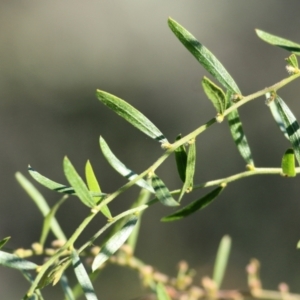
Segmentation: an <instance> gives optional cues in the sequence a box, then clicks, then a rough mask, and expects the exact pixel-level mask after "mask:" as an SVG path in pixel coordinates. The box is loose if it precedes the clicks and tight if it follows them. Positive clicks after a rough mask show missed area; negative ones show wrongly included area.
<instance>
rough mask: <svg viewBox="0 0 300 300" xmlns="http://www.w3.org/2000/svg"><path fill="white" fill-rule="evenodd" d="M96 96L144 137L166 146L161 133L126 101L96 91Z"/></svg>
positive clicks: (166, 141) (164, 138)
mask: <svg viewBox="0 0 300 300" xmlns="http://www.w3.org/2000/svg"><path fill="white" fill-rule="evenodd" d="M96 96H97V98H98V99H99V100H100V101H101V102H102V103H103V104H105V105H106V106H108V107H109V108H110V109H112V110H113V111H114V112H115V113H117V114H118V115H119V116H121V117H122V118H123V119H125V120H126V121H128V122H129V123H131V124H132V125H133V126H134V127H136V128H138V129H139V130H140V131H142V132H144V133H145V134H146V135H148V136H149V137H151V138H153V139H155V140H157V141H159V142H160V143H162V144H168V140H167V139H166V137H165V136H164V135H163V134H162V132H161V131H160V130H159V129H158V128H157V127H156V126H155V125H154V124H153V123H152V122H151V121H150V120H149V119H148V118H147V117H145V116H144V115H143V114H142V113H141V112H140V111H138V110H137V109H136V108H134V107H133V106H132V105H130V104H129V103H127V102H126V101H124V100H122V99H120V98H118V97H116V96H114V95H112V94H109V93H106V92H104V91H100V90H97V91H96Z"/></svg>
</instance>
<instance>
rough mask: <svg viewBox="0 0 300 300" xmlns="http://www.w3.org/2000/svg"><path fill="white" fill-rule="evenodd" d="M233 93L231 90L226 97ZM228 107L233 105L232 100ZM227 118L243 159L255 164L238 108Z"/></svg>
mask: <svg viewBox="0 0 300 300" xmlns="http://www.w3.org/2000/svg"><path fill="white" fill-rule="evenodd" d="M231 95H232V93H231V92H228V93H226V97H228V98H230V97H231ZM227 103H228V105H227V108H228V107H230V106H231V101H228V102H227ZM227 120H228V124H229V128H230V132H231V135H232V138H233V140H234V142H235V144H236V146H237V148H238V150H239V152H240V154H241V156H242V157H243V159H244V160H245V161H246V163H247V164H249V165H253V166H254V161H253V159H252V154H251V150H250V146H249V144H248V141H247V138H246V135H245V133H244V130H243V125H242V122H241V120H240V116H239V113H238V111H237V109H235V110H233V111H232V112H231V113H229V114H228V115H227Z"/></svg>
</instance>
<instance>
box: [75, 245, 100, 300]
mask: <svg viewBox="0 0 300 300" xmlns="http://www.w3.org/2000/svg"><path fill="white" fill-rule="evenodd" d="M72 265H73V268H74V272H75V275H76V277H77V280H78V282H79V284H80V286H81V288H82V289H83V292H84V295H85V297H86V299H87V300H97V299H98V298H97V296H96V293H95V290H94V287H93V285H92V282H91V280H90V278H89V275H88V273H87V272H86V270H85V268H84V266H83V264H82V262H81V260H80V258H79V256H78V254H77V253H76V251H72Z"/></svg>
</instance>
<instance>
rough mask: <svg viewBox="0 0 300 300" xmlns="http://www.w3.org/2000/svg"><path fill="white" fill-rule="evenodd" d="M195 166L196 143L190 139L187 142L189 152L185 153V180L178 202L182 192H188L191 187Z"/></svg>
mask: <svg viewBox="0 0 300 300" xmlns="http://www.w3.org/2000/svg"><path fill="white" fill-rule="evenodd" d="M195 166H196V143H195V140H192V141H191V142H190V144H189V152H188V155H187V167H186V176H185V182H184V184H183V187H182V189H181V192H180V195H179V199H178V202H180V201H181V199H182V197H183V195H184V193H188V192H190V191H191V190H192V189H193V184H194V183H193V181H194V174H195Z"/></svg>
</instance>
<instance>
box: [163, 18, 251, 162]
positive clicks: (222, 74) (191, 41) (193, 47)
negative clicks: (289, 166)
mask: <svg viewBox="0 0 300 300" xmlns="http://www.w3.org/2000/svg"><path fill="white" fill-rule="evenodd" d="M168 23H169V27H170V28H171V30H172V31H173V32H174V34H175V35H176V36H177V38H178V39H179V40H180V41H181V42H182V44H183V45H184V46H185V47H186V48H187V49H188V50H189V51H190V52H191V53H192V54H193V55H194V57H195V58H196V59H197V60H198V61H199V62H200V64H201V65H202V66H203V67H204V68H205V69H206V70H207V71H208V72H209V73H210V74H211V75H212V76H213V77H214V78H215V79H217V80H218V81H219V82H220V83H221V84H222V85H223V86H224V87H225V88H226V89H228V90H229V91H230V92H232V93H237V94H241V91H240V89H239V88H238V86H237V84H236V83H235V81H234V80H233V78H232V77H231V76H230V74H229V73H228V72H227V70H226V69H225V68H224V67H223V65H222V64H221V63H220V62H219V61H218V59H217V58H216V57H215V56H214V55H213V54H212V53H211V52H210V51H209V50H208V49H207V48H205V47H204V46H203V45H202V44H201V43H199V41H197V39H196V38H195V37H194V36H193V35H192V34H191V33H190V32H188V31H187V30H186V29H185V28H183V27H182V26H181V25H180V24H178V23H177V22H176V21H174V20H173V19H171V18H169V20H168ZM227 102H229V103H231V101H227ZM229 105H230V104H229ZM228 107H229V106H228ZM228 120H229V123H230V130H231V133H232V135H233V138H234V141H235V143H236V144H237V146H238V149H239V151H240V153H241V155H242V157H243V158H244V159H245V160H246V162H247V164H251V165H253V160H252V158H251V152H250V147H249V145H248V142H247V139H246V136H245V135H244V132H243V128H242V123H241V122H240V120H239V115H238V112H237V111H236V110H235V111H233V112H231V113H230V114H229V115H228Z"/></svg>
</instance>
